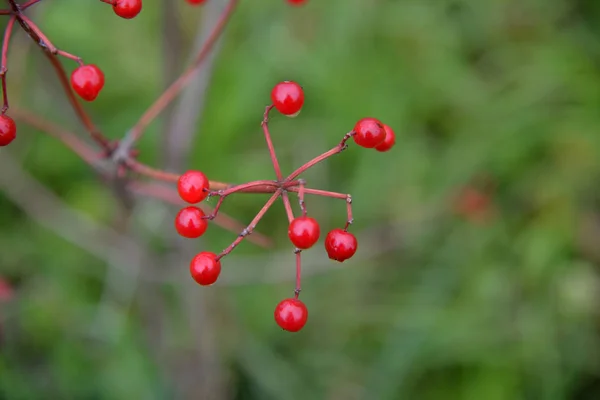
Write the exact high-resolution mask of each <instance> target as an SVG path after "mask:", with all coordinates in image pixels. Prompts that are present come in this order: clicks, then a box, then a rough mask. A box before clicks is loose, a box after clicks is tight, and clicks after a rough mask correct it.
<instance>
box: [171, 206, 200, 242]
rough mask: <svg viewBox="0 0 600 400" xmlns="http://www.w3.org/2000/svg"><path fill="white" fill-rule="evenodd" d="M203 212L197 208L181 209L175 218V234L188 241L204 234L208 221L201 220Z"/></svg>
mask: <svg viewBox="0 0 600 400" xmlns="http://www.w3.org/2000/svg"><path fill="white" fill-rule="evenodd" d="M203 217H204V211H202V210H201V209H199V208H198V207H194V206H189V207H185V208H182V209H181V210H179V212H178V213H177V216H176V217H175V229H176V230H177V233H179V234H180V235H181V236H183V237H185V238H188V239H195V238H198V237H200V236H202V235H203V234H204V232H206V228H208V221H207V220H206V219H203Z"/></svg>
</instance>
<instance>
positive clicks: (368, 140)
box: [354, 118, 386, 149]
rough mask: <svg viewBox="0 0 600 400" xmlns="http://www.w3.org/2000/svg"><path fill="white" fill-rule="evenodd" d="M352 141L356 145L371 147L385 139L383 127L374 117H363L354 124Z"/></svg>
mask: <svg viewBox="0 0 600 400" xmlns="http://www.w3.org/2000/svg"><path fill="white" fill-rule="evenodd" d="M354 132H355V134H354V141H355V142H356V144H357V145H359V146H362V147H365V148H367V149H371V148H373V147H375V146H377V145H379V144H381V143H383V141H384V140H385V135H386V133H385V128H384V126H383V124H382V123H381V121H379V120H377V119H375V118H363V119H361V120H360V121H358V122H357V123H356V125H355V126H354Z"/></svg>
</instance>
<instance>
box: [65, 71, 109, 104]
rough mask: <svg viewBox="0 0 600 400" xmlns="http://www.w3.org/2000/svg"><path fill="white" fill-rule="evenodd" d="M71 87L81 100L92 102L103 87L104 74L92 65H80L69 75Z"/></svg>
mask: <svg viewBox="0 0 600 400" xmlns="http://www.w3.org/2000/svg"><path fill="white" fill-rule="evenodd" d="M71 86H73V90H75V92H77V94H78V95H79V96H81V98H82V99H84V100H86V101H93V100H95V99H96V97H98V93H100V90H102V87H103V86H104V73H103V72H102V70H100V68H98V67H97V66H95V65H93V64H90V65H82V66H80V67H78V68H76V69H75V70H74V71H73V73H72V74H71Z"/></svg>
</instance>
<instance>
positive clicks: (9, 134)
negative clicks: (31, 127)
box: [0, 115, 17, 147]
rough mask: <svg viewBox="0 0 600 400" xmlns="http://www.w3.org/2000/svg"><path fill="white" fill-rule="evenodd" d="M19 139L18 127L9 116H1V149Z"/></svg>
mask: <svg viewBox="0 0 600 400" xmlns="http://www.w3.org/2000/svg"><path fill="white" fill-rule="evenodd" d="M16 137H17V125H16V124H15V121H14V120H13V119H12V118H11V117H9V116H8V115H0V147H2V146H8V145H9V144H10V142H12V141H13V140H15V138H16Z"/></svg>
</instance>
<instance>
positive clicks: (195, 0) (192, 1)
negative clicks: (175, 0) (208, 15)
mask: <svg viewBox="0 0 600 400" xmlns="http://www.w3.org/2000/svg"><path fill="white" fill-rule="evenodd" d="M186 1H187V2H188V3H189V4H191V5H193V6H199V5H200V4H204V3H206V0H186Z"/></svg>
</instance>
